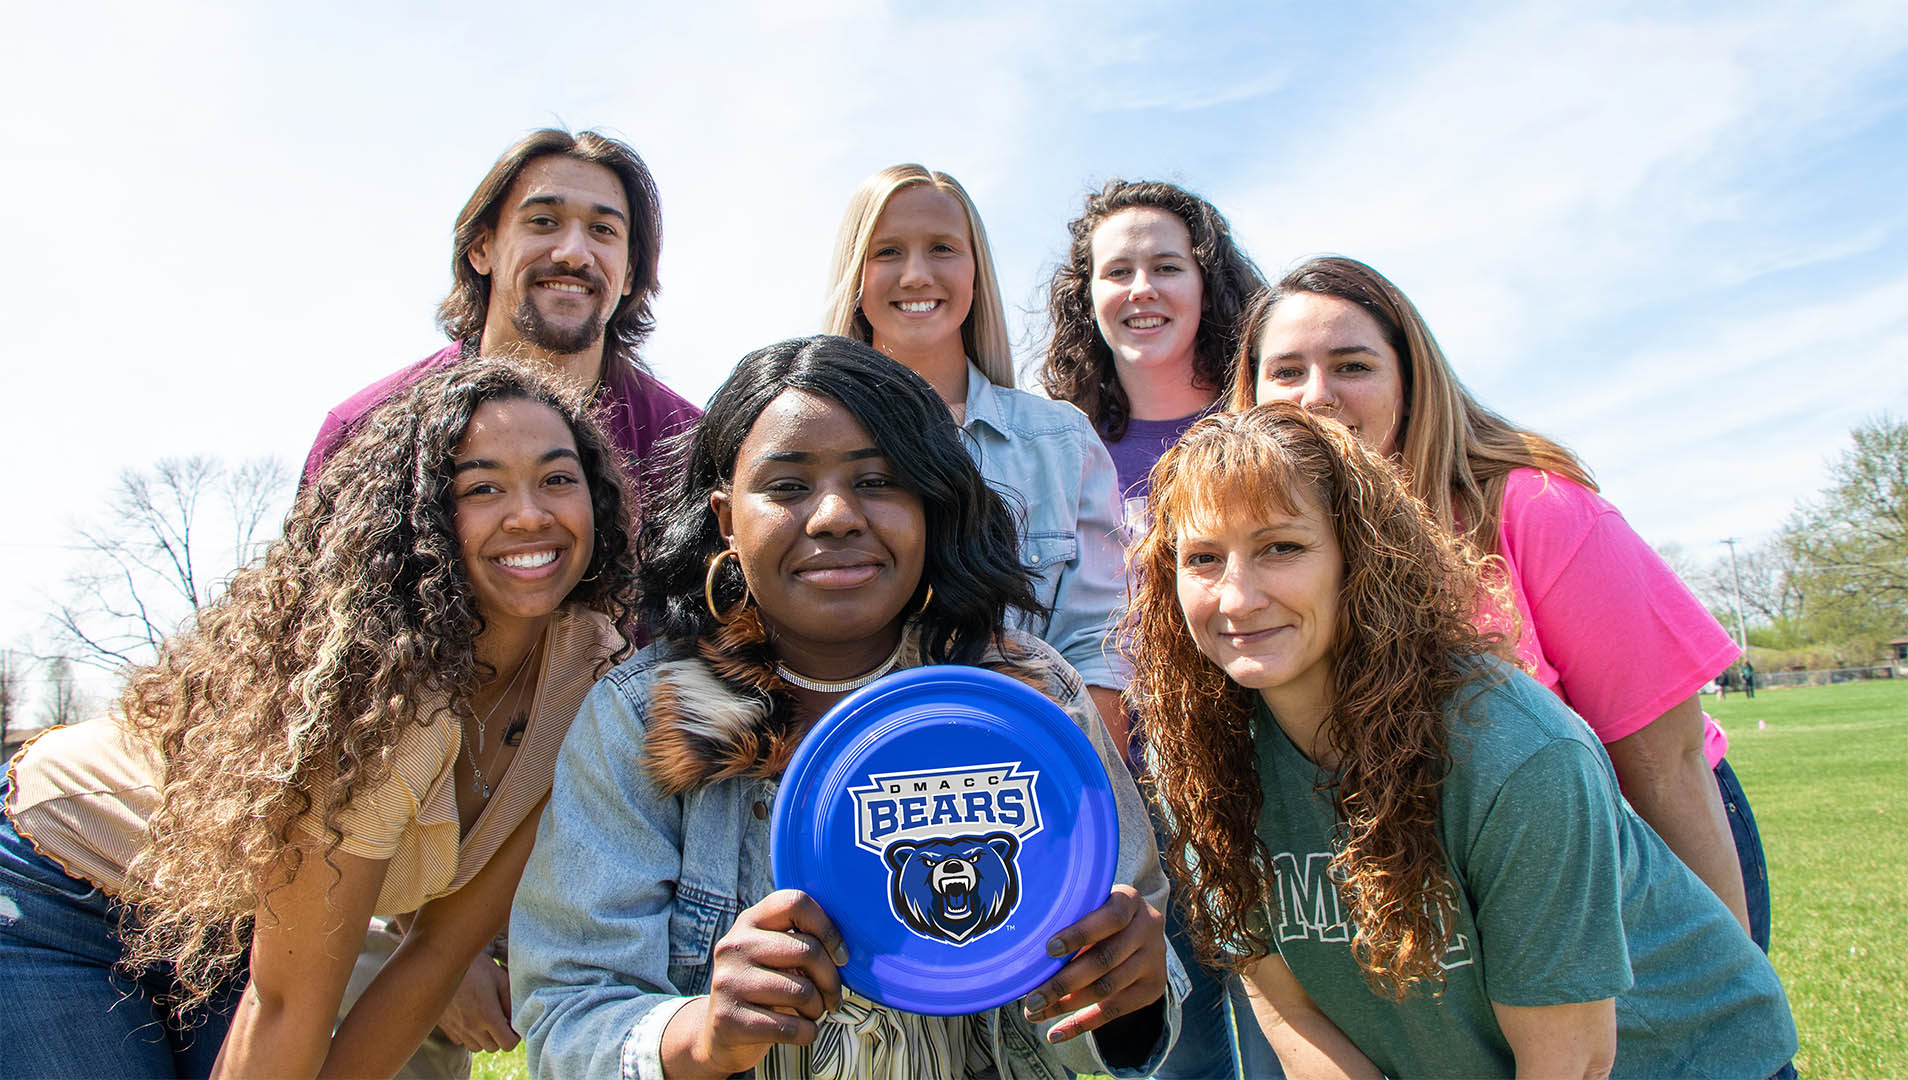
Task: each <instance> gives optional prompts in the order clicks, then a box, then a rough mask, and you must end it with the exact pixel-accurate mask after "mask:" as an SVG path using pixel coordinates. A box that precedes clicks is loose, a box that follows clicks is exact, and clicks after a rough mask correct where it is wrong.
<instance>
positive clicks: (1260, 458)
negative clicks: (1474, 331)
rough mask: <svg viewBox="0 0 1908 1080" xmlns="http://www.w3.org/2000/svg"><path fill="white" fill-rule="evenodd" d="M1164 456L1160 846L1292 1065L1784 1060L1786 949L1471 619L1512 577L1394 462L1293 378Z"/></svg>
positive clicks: (1157, 761) (1156, 671)
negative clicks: (1743, 916) (1414, 490)
mask: <svg viewBox="0 0 1908 1080" xmlns="http://www.w3.org/2000/svg"><path fill="white" fill-rule="evenodd" d="M1152 481H1153V488H1152V494H1151V497H1150V502H1149V506H1148V509H1149V511H1150V514H1149V516H1150V520H1151V525H1150V528H1149V531H1148V532H1147V533H1146V535H1145V536H1144V537H1143V538H1142V539H1141V541H1140V543H1139V545H1138V547H1137V548H1136V549H1135V552H1134V555H1133V562H1134V578H1135V581H1136V589H1137V592H1136V595H1135V597H1134V601H1133V607H1132V610H1131V611H1130V613H1129V617H1128V618H1129V625H1128V631H1129V634H1128V636H1127V637H1125V638H1123V640H1125V641H1126V642H1127V643H1128V644H1129V647H1130V648H1131V650H1132V659H1133V662H1134V671H1135V677H1134V682H1133V690H1132V694H1133V697H1134V699H1135V701H1136V703H1137V708H1138V712H1139V728H1140V731H1141V732H1142V734H1143V736H1144V739H1145V746H1146V752H1147V755H1148V759H1149V762H1150V764H1151V766H1152V768H1153V772H1154V775H1155V776H1156V778H1157V785H1158V786H1157V793H1158V796H1159V799H1160V801H1161V803H1162V804H1163V809H1164V811H1165V816H1166V818H1167V829H1168V834H1169V840H1168V843H1167V845H1166V861H1167V866H1168V868H1169V870H1170V871H1171V872H1172V874H1173V876H1174V877H1175V879H1176V882H1177V885H1178V891H1177V892H1176V896H1177V897H1178V898H1179V902H1180V903H1181V904H1182V905H1183V906H1184V910H1185V914H1186V917H1187V923H1188V925H1189V928H1190V930H1191V935H1192V938H1193V940H1194V942H1195V943H1196V944H1197V945H1198V946H1199V948H1200V950H1201V952H1202V954H1203V955H1204V956H1205V958H1206V959H1207V960H1209V961H1212V962H1215V963H1224V964H1226V965H1227V966H1229V967H1231V968H1232V969H1233V970H1236V971H1239V972H1241V973H1242V974H1244V975H1245V977H1246V980H1247V983H1248V985H1249V987H1250V988H1251V991H1252V994H1253V999H1254V1002H1253V1003H1254V1007H1255V1008H1256V1009H1257V1010H1258V1012H1259V1018H1260V1023H1261V1025H1262V1026H1263V1028H1264V1029H1265V1031H1266V1033H1267V1035H1268V1037H1269V1038H1270V1039H1271V1041H1272V1044H1273V1046H1274V1048H1275V1049H1276V1050H1277V1051H1278V1053H1279V1056H1280V1058H1281V1059H1282V1060H1283V1062H1284V1063H1285V1066H1286V1068H1287V1069H1288V1070H1289V1071H1291V1072H1292V1073H1294V1074H1296V1075H1305V1076H1312V1075H1330V1076H1340V1075H1344V1076H1357V1077H1376V1076H1378V1075H1379V1074H1380V1072H1381V1071H1382V1073H1383V1074H1384V1075H1387V1076H1464V1077H1481V1076H1510V1075H1512V1074H1513V1073H1515V1074H1516V1075H1519V1076H1524V1075H1560V1076H1561V1075H1568V1076H1593V1075H1612V1074H1613V1075H1619V1076H1663V1075H1683V1074H1686V1073H1689V1072H1691V1071H1692V1070H1694V1069H1700V1071H1701V1072H1702V1073H1703V1074H1704V1075H1712V1076H1769V1075H1771V1074H1773V1073H1776V1072H1777V1071H1778V1070H1779V1069H1783V1068H1785V1062H1786V1061H1787V1058H1788V1056H1789V1055H1790V1054H1792V1053H1793V1052H1794V1050H1795V1028H1794V1024H1793V1021H1792V1020H1791V1019H1790V1016H1789V1009H1788V1004H1787V1001H1786V999H1785V998H1784V996H1783V993H1782V987H1781V985H1780V984H1779V983H1778V982H1777V980H1776V976H1775V972H1774V971H1773V970H1772V969H1771V968H1770V967H1769V963H1768V961H1767V959H1766V958H1765V957H1764V956H1763V955H1762V953H1761V952H1760V951H1759V950H1757V949H1756V947H1755V945H1754V944H1753V943H1752V942H1750V941H1749V939H1748V937H1747V936H1746V935H1744V934H1743V933H1742V932H1741V931H1740V930H1739V929H1738V928H1737V926H1736V925H1735V921H1734V919H1733V918H1732V917H1731V915H1730V912H1729V911H1728V909H1727V908H1725V907H1724V906H1723V904H1722V902H1721V901H1720V900H1718V899H1717V897H1716V896H1715V894H1714V893H1712V892H1710V891H1709V890H1708V889H1706V888H1704V887H1703V885H1702V883H1701V882H1700V881H1699V880H1697V878H1696V877H1695V875H1693V874H1692V873H1690V871H1689V870H1688V868H1687V867H1685V866H1684V865H1683V864H1682V863H1681V862H1680V861H1679V860H1677V859H1676V857H1675V856H1674V855H1673V854H1672V853H1671V852H1670V850H1669V849H1668V847H1666V846H1665V845H1664V843H1663V842H1662V840H1661V839H1659V838H1658V837H1657V835H1656V834H1655V833H1654V832H1652V831H1651V830H1650V829H1649V828H1648V827H1647V826H1646V825H1644V824H1643V822H1642V820H1641V819H1640V818H1638V817H1637V816H1636V814H1635V813H1634V812H1632V811H1631V810H1630V809H1629V807H1628V805H1627V804H1626V803H1625V802H1624V801H1623V799H1622V797H1621V796H1620V794H1619V793H1618V790H1617V785H1616V777H1615V775H1614V773H1613V772H1612V770H1611V767H1610V762H1609V759H1608V757H1606V756H1605V754H1604V753H1603V750H1602V746H1601V744H1599V743H1598V742H1597V740H1596V739H1595V737H1594V736H1593V735H1592V734H1591V733H1590V731H1589V729H1588V728H1586V727H1585V726H1584V724H1583V722H1582V721H1581V720H1579V719H1578V718H1577V717H1576V716H1575V715H1574V714H1573V713H1571V712H1570V711H1569V709H1567V708H1565V707H1564V705H1563V704H1562V702H1560V701H1558V700H1557V698H1556V697H1555V696H1554V695H1552V694H1549V693H1547V692H1546V691H1545V690H1544V689H1543V688H1542V687H1541V686H1539V685H1538V684H1537V683H1536V682H1534V681H1533V680H1531V679H1530V678H1529V677H1528V676H1526V675H1524V674H1523V673H1521V672H1519V671H1517V670H1516V669H1514V668H1512V667H1511V666H1510V665H1509V664H1508V663H1506V662H1504V661H1503V660H1502V659H1501V655H1502V654H1503V653H1505V652H1506V651H1507V649H1506V646H1505V644H1504V642H1503V641H1502V640H1501V638H1499V637H1497V636H1495V635H1492V634H1487V633H1486V632H1484V631H1480V630H1479V629H1478V628H1477V627H1476V625H1475V623H1474V622H1473V618H1472V617H1473V615H1474V613H1475V612H1474V609H1475V608H1476V607H1477V604H1478V598H1479V596H1480V595H1482V596H1485V597H1493V596H1494V595H1495V590H1492V589H1490V588H1488V587H1483V586H1482V585H1481V578H1480V575H1479V565H1480V564H1479V562H1478V560H1476V559H1475V558H1473V557H1472V556H1471V555H1470V553H1469V550H1468V549H1467V547H1466V546H1465V545H1464V544H1463V542H1462V541H1459V540H1455V539H1453V538H1452V537H1451V536H1450V535H1449V534H1448V533H1446V532H1445V531H1444V530H1443V529H1441V528H1440V527H1439V526H1438V525H1436V524H1435V523H1434V522H1433V520H1432V519H1431V517H1430V515H1429V513H1428V512H1427V511H1426V509H1425V508H1424V506H1423V504H1422V503H1420V502H1419V501H1418V500H1417V499H1415V498H1413V497H1412V496H1411V495H1409V494H1408V493H1407V492H1406V491H1405V488H1404V485H1403V483H1402V482H1401V481H1400V479H1399V478H1398V476H1397V474H1396V473H1395V472H1394V470H1393V469H1392V468H1391V466H1390V465H1389V464H1388V463H1387V462H1385V461H1384V460H1383V459H1382V458H1380V457H1378V456H1377V455H1376V454H1374V453H1372V452H1371V451H1370V450H1368V449H1366V448H1365V447H1364V446H1362V445H1361V444H1360V443H1359V442H1358V440H1357V439H1356V438H1355V437H1354V436H1353V435H1352V434H1351V433H1350V432H1349V431H1348V430H1347V429H1346V428H1345V427H1343V426H1342V425H1340V424H1338V423H1336V422H1335V421H1332V420H1327V419H1321V418H1316V417H1313V416H1312V415H1310V414H1308V413H1306V412H1305V411H1304V410H1303V409H1301V408H1299V407H1298V406H1295V405H1291V404H1285V403H1280V404H1273V405H1266V406H1261V407H1258V408H1254V409H1251V410H1249V411H1247V412H1244V413H1240V414H1234V415H1227V416H1215V417H1209V418H1207V419H1205V420H1202V421H1200V422H1199V423H1198V424H1196V425H1194V426H1193V428H1192V429H1191V430H1190V431H1188V432H1187V434H1186V436H1185V437H1184V438H1183V439H1181V440H1180V442H1179V444H1178V445H1177V446H1176V447H1175V448H1174V449H1172V450H1170V451H1168V452H1167V453H1166V455H1165V456H1164V457H1162V458H1161V459H1160V461H1159V463H1158V464H1157V465H1156V466H1155V467H1154V469H1153V475H1152ZM1599 1070H1601V1071H1599Z"/></svg>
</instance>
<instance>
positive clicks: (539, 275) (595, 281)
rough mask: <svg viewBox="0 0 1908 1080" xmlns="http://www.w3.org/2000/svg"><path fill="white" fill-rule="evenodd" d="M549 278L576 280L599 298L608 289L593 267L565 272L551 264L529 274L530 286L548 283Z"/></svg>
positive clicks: (607, 284)
mask: <svg viewBox="0 0 1908 1080" xmlns="http://www.w3.org/2000/svg"><path fill="white" fill-rule="evenodd" d="M551 278H577V279H579V280H581V281H582V282H583V283H584V284H585V285H588V286H589V287H590V289H591V290H592V291H594V292H595V293H596V294H597V295H599V296H601V295H602V294H603V293H604V292H606V291H607V290H608V288H609V283H608V282H606V281H605V280H603V275H602V274H599V273H597V272H596V270H595V269H594V268H593V267H588V266H582V267H578V268H576V269H574V270H565V269H561V268H559V267H557V266H556V265H555V264H554V263H552V264H550V265H549V266H539V267H537V268H536V269H534V270H532V271H531V272H530V284H532V285H535V284H538V283H540V282H544V281H549V280H550V279H551Z"/></svg>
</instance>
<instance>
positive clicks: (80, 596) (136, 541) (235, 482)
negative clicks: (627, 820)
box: [53, 457, 292, 671]
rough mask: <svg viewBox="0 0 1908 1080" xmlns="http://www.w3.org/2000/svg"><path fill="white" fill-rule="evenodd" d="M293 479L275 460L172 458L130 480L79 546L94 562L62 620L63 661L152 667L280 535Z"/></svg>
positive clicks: (56, 620) (124, 476) (77, 580)
mask: <svg viewBox="0 0 1908 1080" xmlns="http://www.w3.org/2000/svg"><path fill="white" fill-rule="evenodd" d="M291 478H292V474H291V470H290V469H289V468H287V467H286V465H285V463H284V462H282V461H279V460H276V459H271V458H259V459H255V460H252V461H247V462H243V463H241V464H240V465H238V466H237V467H228V466H226V465H225V464H224V463H222V462H220V461H219V460H217V459H215V458H206V457H190V458H166V459H162V460H160V461H159V462H157V463H156V464H154V465H153V466H152V467H151V468H150V469H127V470H126V471H124V472H122V473H121V474H120V477H119V487H118V489H117V490H116V491H115V492H114V493H113V495H112V498H111V499H110V500H108V502H107V505H106V508H105V513H104V514H103V515H102V518H101V520H100V521H99V523H98V524H95V525H93V526H90V527H86V528H82V529H80V530H79V535H78V537H77V538H76V539H77V543H78V545H79V546H80V547H81V548H82V549H84V551H85V552H86V555H85V556H83V558H84V560H85V562H84V565H83V567H82V568H81V569H80V570H79V571H78V572H77V573H75V574H74V575H73V577H72V578H71V579H70V580H69V582H68V591H67V599H65V600H64V601H63V602H60V603H58V604H56V605H55V607H54V611H53V624H54V627H55V630H56V632H57V634H58V636H59V637H60V638H61V639H62V640H61V644H62V646H63V651H64V652H65V653H66V654H67V655H68V657H69V658H70V659H71V660H72V662H74V663H79V664H85V665H87V666H89V667H95V668H99V669H102V670H106V671H114V670H118V669H120V668H123V667H126V666H127V665H130V664H139V663H144V662H147V661H150V660H151V659H152V658H153V656H154V655H155V653H156V651H157V649H158V646H159V642H160V640H161V639H162V638H164V637H165V635H166V634H168V633H171V632H172V631H173V630H174V629H175V628H176V627H177V626H179V625H180V623H182V622H184V621H186V620H188V619H190V618H191V617H192V616H193V615H194V614H195V613H197V612H198V610H199V608H200V606H201V605H203V604H205V603H206V602H207V601H209V600H211V599H212V597H213V596H214V595H215V594H216V592H217V589H218V588H219V586H220V584H221V583H222V582H223V580H224V579H225V577H226V576H227V575H228V574H229V573H230V572H231V571H232V570H234V569H236V568H237V567H239V566H242V565H244V564H245V563H246V562H247V561H249V560H250V559H251V558H252V557H253V556H254V555H256V554H257V552H258V549H259V548H260V546H261V545H262V544H263V543H264V542H265V541H268V540H269V539H270V538H271V536H272V535H275V532H276V530H275V529H272V528H271V526H272V525H274V524H275V523H274V522H273V520H272V519H273V510H274V509H275V508H276V507H278V506H279V505H280V503H281V501H282V500H283V498H284V496H285V495H286V493H287V492H288V491H289V490H290V486H291ZM227 529H229V532H227V531H226V530H227ZM220 536H229V537H230V543H229V545H223V544H220V543H219V542H218V538H219V537H220Z"/></svg>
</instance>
